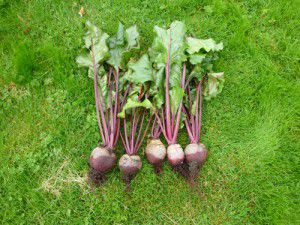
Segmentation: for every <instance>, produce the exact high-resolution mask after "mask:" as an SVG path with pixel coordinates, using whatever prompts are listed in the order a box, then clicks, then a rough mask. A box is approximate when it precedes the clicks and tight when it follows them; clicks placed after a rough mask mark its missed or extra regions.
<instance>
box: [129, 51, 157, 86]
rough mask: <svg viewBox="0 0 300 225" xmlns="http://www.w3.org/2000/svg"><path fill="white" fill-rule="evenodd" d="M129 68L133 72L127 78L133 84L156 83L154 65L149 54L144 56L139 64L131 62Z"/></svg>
mask: <svg viewBox="0 0 300 225" xmlns="http://www.w3.org/2000/svg"><path fill="white" fill-rule="evenodd" d="M128 67H129V68H130V69H131V70H132V72H131V73H128V74H127V76H126V78H127V79H128V80H129V81H131V82H132V83H141V84H143V83H145V82H147V81H154V77H153V71H152V65H151V63H150V60H149V57H148V55H147V54H144V55H143V56H142V57H141V58H140V59H139V60H138V61H137V62H129V63H128Z"/></svg>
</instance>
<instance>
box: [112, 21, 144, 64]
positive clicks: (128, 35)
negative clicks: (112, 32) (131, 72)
mask: <svg viewBox="0 0 300 225" xmlns="http://www.w3.org/2000/svg"><path fill="white" fill-rule="evenodd" d="M109 47H110V51H109V53H110V57H109V60H108V61H107V62H108V64H110V65H111V66H113V67H114V68H115V69H116V70H118V69H119V68H121V69H125V68H126V64H127V61H128V60H129V58H130V51H131V50H132V49H138V48H139V47H140V45H139V33H138V31H137V27H136V26H132V27H129V28H128V29H126V31H125V32H124V27H123V25H122V24H121V23H120V24H119V28H118V32H117V35H116V36H113V37H111V38H110V39H109Z"/></svg>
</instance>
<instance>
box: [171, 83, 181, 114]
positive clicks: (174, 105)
mask: <svg viewBox="0 0 300 225" xmlns="http://www.w3.org/2000/svg"><path fill="white" fill-rule="evenodd" d="M183 96H184V91H183V90H182V88H180V87H174V88H172V89H171V90H170V104H171V111H172V114H174V115H175V114H176V112H177V110H178V107H179V104H180V102H181V100H182V99H183Z"/></svg>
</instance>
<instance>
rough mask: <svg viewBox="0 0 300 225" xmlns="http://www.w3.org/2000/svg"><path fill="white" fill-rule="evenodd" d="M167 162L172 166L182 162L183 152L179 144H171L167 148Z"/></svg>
mask: <svg viewBox="0 0 300 225" xmlns="http://www.w3.org/2000/svg"><path fill="white" fill-rule="evenodd" d="M167 154H168V160H169V163H170V164H171V165H172V166H173V167H174V166H178V165H180V164H182V163H183V161H184V152H183V149H182V147H181V146H180V145H179V144H171V145H169V146H168V149H167Z"/></svg>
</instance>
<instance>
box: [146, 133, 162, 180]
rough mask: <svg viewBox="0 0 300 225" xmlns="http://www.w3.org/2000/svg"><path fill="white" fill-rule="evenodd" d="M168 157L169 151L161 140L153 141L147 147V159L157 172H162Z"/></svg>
mask: <svg viewBox="0 0 300 225" xmlns="http://www.w3.org/2000/svg"><path fill="white" fill-rule="evenodd" d="M166 155H167V150H166V147H165V146H164V144H163V143H162V142H161V141H160V140H159V139H152V140H150V142H149V143H148V145H147V147H146V157H147V159H148V161H149V162H150V163H151V164H152V165H153V166H154V168H155V172H156V173H157V174H159V173H160V172H161V166H162V163H163V161H164V159H165V157H166Z"/></svg>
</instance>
